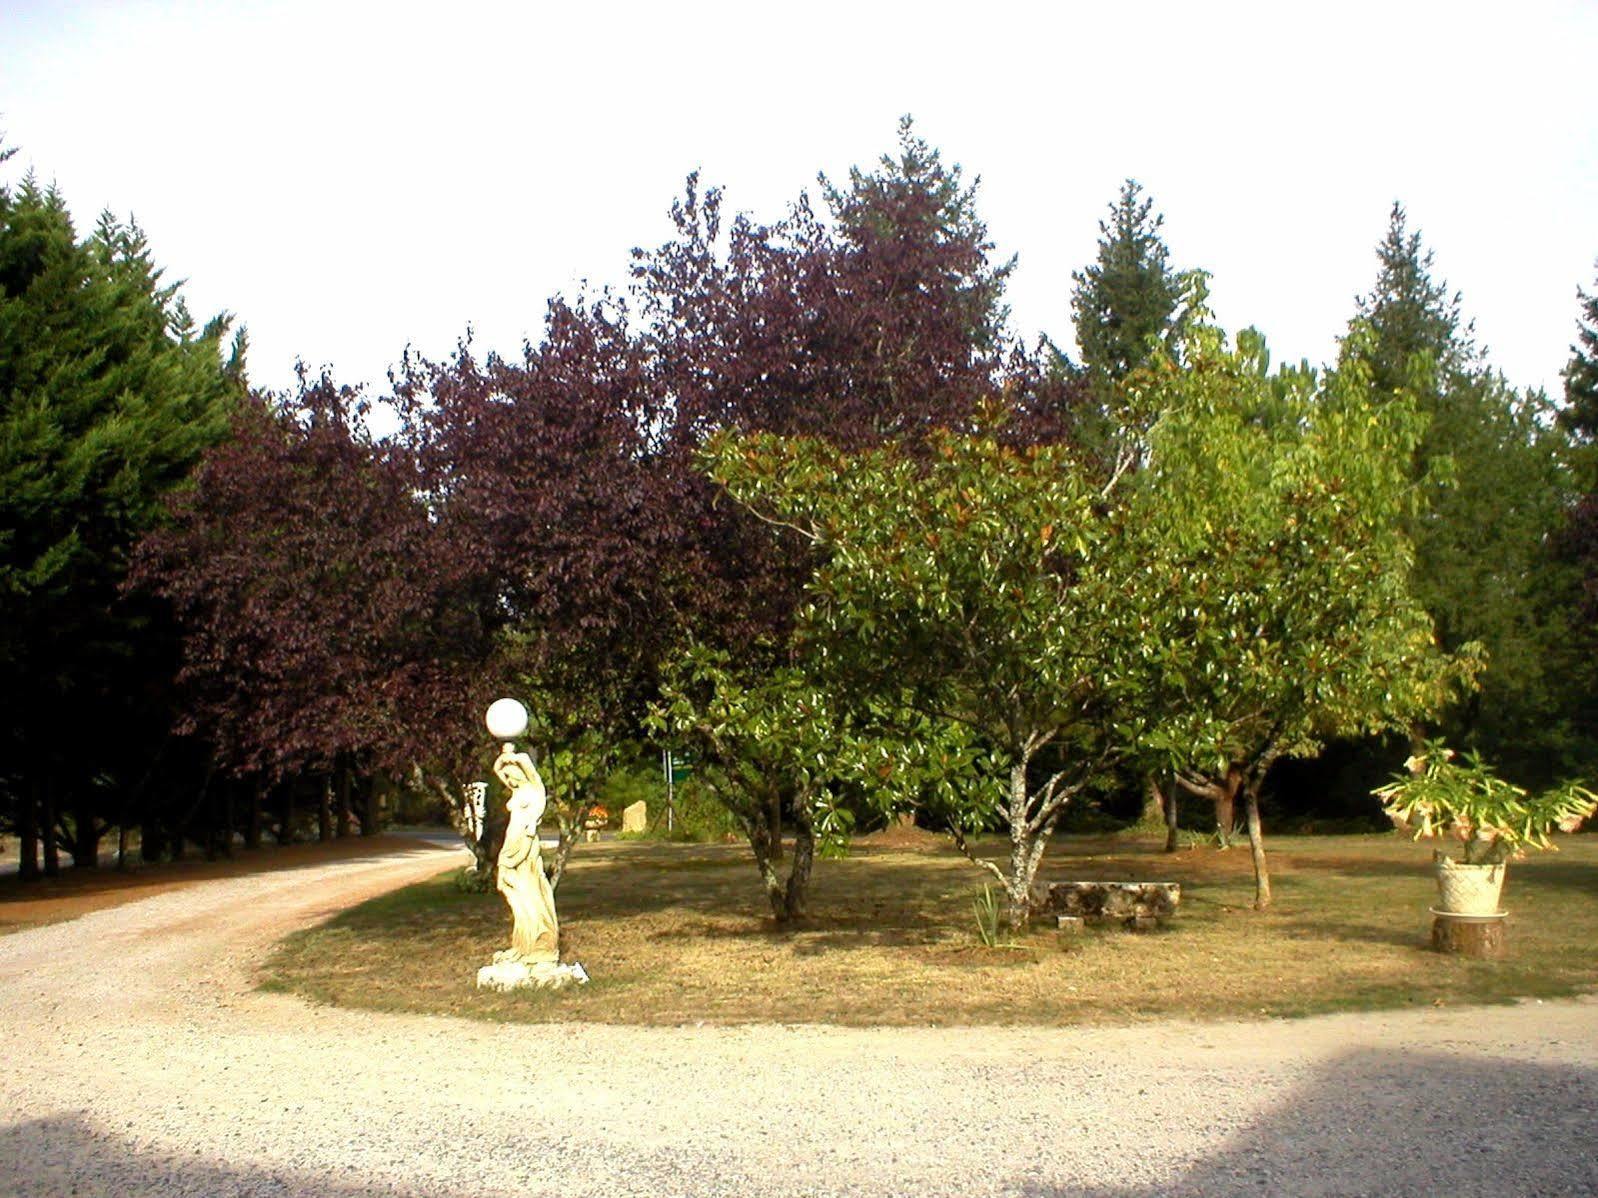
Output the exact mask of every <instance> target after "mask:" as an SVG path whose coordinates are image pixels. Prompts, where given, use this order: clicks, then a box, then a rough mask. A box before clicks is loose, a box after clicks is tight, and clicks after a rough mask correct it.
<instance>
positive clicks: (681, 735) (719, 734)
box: [651, 645, 860, 926]
mask: <svg viewBox="0 0 1598 1198" xmlns="http://www.w3.org/2000/svg"><path fill="white" fill-rule="evenodd" d="M764 648H765V649H766V654H765V660H763V661H762V660H761V659H760V655H758V654H755V653H750V652H744V653H740V654H738V655H736V656H735V655H734V654H732V653H730V652H728V651H726V650H718V649H711V648H708V647H706V646H703V645H691V646H689V647H688V649H687V650H686V652H685V653H684V654H683V656H682V658H681V659H680V660H679V661H678V662H676V663H675V664H674V665H673V667H672V668H670V669H669V670H668V671H667V674H666V677H665V679H664V682H663V686H662V696H661V700H660V702H659V703H658V704H657V705H656V707H655V710H654V713H653V715H652V719H651V722H652V724H653V726H654V727H655V728H656V729H657V730H658V731H659V732H661V733H663V734H664V735H665V736H666V737H667V738H668V739H669V741H670V743H672V744H675V745H678V746H684V747H687V748H688V749H689V750H690V751H691V752H692V753H693V755H694V762H695V767H694V768H695V772H696V774H697V776H698V778H699V781H700V783H701V784H702V785H704V786H707V787H709V788H710V790H711V791H712V793H713V794H714V795H715V796H716V799H717V800H718V801H719V802H720V803H721V804H722V805H723V806H724V807H726V809H727V810H728V811H729V812H730V813H731V814H732V815H733V817H734V818H735V819H736V820H737V821H738V824H739V827H740V828H741V829H742V830H743V833H744V835H745V836H746V837H747V839H748V841H749V845H750V848H751V849H752V850H753V853H754V859H755V867H756V869H758V870H759V871H760V878H761V882H762V884H763V885H764V887H765V892H766V898H767V900H768V902H769V903H770V904H771V910H772V914H773V915H774V916H775V918H776V920H777V922H778V924H780V925H784V926H786V925H790V924H793V923H795V922H797V921H798V920H800V919H802V918H803V917H804V914H805V905H806V901H807V898H808V895H809V887H810V874H811V869H812V867H813V866H814V864H815V858H816V854H817V852H818V851H821V852H826V851H829V850H831V849H833V848H837V847H841V845H842V844H843V843H844V842H845V841H846V840H847V838H848V835H849V833H850V831H851V830H852V826H853V820H854V816H853V813H852V812H851V811H850V810H849V809H847V808H845V807H841V806H840V805H839V804H838V801H837V799H838V793H839V787H840V786H841V785H843V784H844V783H845V781H846V780H848V779H850V778H851V777H852V776H853V775H854V773H855V771H854V770H853V769H852V768H851V766H852V764H853V763H855V762H857V761H858V754H859V751H860V750H859V748H858V745H857V744H856V743H855V738H854V734H853V731H852V729H851V728H850V727H849V725H848V722H847V721H846V719H845V718H844V716H843V713H842V712H840V710H839V706H838V703H837V701H836V699H835V697H834V696H833V695H832V694H831V693H829V691H828V689H827V688H826V687H824V686H822V685H819V684H818V683H817V681H816V679H815V678H813V677H812V676H811V675H810V673H809V672H808V671H807V670H806V669H805V668H804V667H803V665H802V664H798V663H797V662H796V661H794V660H793V659H792V658H791V656H790V658H789V660H783V655H782V653H781V652H780V651H779V650H776V649H774V648H773V647H772V646H769V645H767V646H764ZM784 810H786V811H788V812H790V813H791V815H792V819H793V826H794V838H793V840H794V843H793V849H792V851H791V852H789V853H784V851H783V845H782V841H781V828H782V821H781V813H782V812H783V811H784Z"/></svg>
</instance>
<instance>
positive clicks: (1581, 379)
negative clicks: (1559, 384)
mask: <svg viewBox="0 0 1598 1198" xmlns="http://www.w3.org/2000/svg"><path fill="white" fill-rule="evenodd" d="M1576 296H1577V298H1578V299H1580V300H1581V316H1580V317H1579V318H1578V319H1577V321H1576V344H1574V345H1572V346H1571V347H1570V362H1569V363H1568V364H1567V365H1566V366H1565V372H1564V373H1565V406H1564V408H1563V410H1562V411H1561V412H1560V413H1559V422H1560V423H1561V424H1562V425H1563V426H1564V427H1565V428H1566V429H1568V430H1569V431H1570V432H1571V433H1573V434H1575V436H1576V437H1578V438H1579V439H1580V440H1582V441H1584V442H1589V443H1590V442H1594V441H1598V291H1595V292H1594V293H1593V294H1592V295H1588V294H1587V293H1586V292H1585V291H1582V290H1580V289H1579V288H1578V289H1577V291H1576Z"/></svg>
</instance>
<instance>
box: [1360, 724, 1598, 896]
mask: <svg viewBox="0 0 1598 1198" xmlns="http://www.w3.org/2000/svg"><path fill="white" fill-rule="evenodd" d="M1404 767H1405V770H1406V772H1405V773H1403V774H1400V775H1399V776H1398V777H1397V778H1396V779H1395V780H1394V781H1392V782H1389V783H1388V784H1387V785H1386V786H1382V787H1378V788H1377V789H1376V791H1375V794H1376V796H1377V797H1378V798H1379V799H1381V801H1382V809H1383V810H1384V811H1385V812H1386V813H1387V817H1388V818H1389V819H1391V820H1392V821H1393V825H1394V826H1395V827H1396V828H1398V829H1399V831H1401V832H1408V833H1409V834H1410V835H1411V836H1412V837H1413V838H1414V839H1416V840H1427V839H1430V840H1447V839H1455V840H1458V841H1459V842H1460V845H1461V849H1460V852H1459V857H1458V859H1455V858H1454V857H1453V856H1450V855H1449V854H1448V853H1445V852H1443V851H1442V850H1440V849H1439V850H1437V851H1436V852H1434V853H1433V854H1432V856H1433V860H1435V861H1436V863H1437V889H1438V891H1439V893H1440V895H1441V900H1440V902H1439V904H1438V908H1437V909H1438V910H1439V911H1441V912H1445V913H1447V914H1450V915H1496V914H1498V913H1499V907H1498V897H1499V894H1500V892H1501V891H1502V890H1503V885H1504V869H1505V866H1506V864H1507V863H1508V862H1509V861H1511V860H1514V859H1518V858H1521V857H1524V856H1525V855H1526V851H1527V850H1528V849H1552V848H1553V847H1554V843H1553V833H1554V832H1555V831H1556V830H1558V831H1560V832H1574V831H1575V830H1576V829H1577V828H1578V827H1580V826H1581V823H1582V821H1583V820H1585V819H1587V818H1588V817H1589V816H1591V815H1592V814H1593V812H1594V810H1598V795H1595V794H1593V792H1592V791H1590V790H1588V789H1586V788H1585V787H1583V786H1580V785H1578V784H1576V783H1574V782H1567V783H1565V784H1564V785H1562V786H1556V787H1554V788H1553V789H1552V790H1549V791H1546V792H1544V793H1543V794H1541V795H1537V796H1535V797H1533V796H1531V795H1529V794H1527V792H1526V791H1525V790H1523V789H1521V788H1520V787H1518V786H1516V785H1514V784H1513V783H1510V782H1505V781H1504V780H1503V779H1502V778H1500V777H1498V776H1497V775H1496V774H1494V773H1493V771H1492V770H1491V769H1490V768H1489V767H1488V766H1487V763H1486V762H1484V761H1483V760H1482V759H1481V757H1480V756H1479V755H1478V754H1476V753H1473V752H1467V753H1465V754H1464V755H1463V757H1462V758H1461V757H1458V756H1456V755H1455V753H1454V751H1453V750H1452V749H1449V748H1446V747H1445V746H1444V745H1443V743H1442V742H1441V741H1428V742H1427V744H1426V746H1425V748H1424V750H1423V751H1422V752H1420V753H1418V754H1416V755H1414V756H1412V757H1411V758H1410V759H1409V760H1408V761H1406V762H1405V763H1404Z"/></svg>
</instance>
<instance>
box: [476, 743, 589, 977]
mask: <svg viewBox="0 0 1598 1198" xmlns="http://www.w3.org/2000/svg"><path fill="white" fill-rule="evenodd" d="M494 776H495V777H496V778H498V779H499V780H500V781H501V782H503V783H504V784H505V786H506V788H507V789H508V790H509V791H510V801H509V802H508V803H507V804H506V805H505V809H506V810H507V811H508V812H509V813H510V821H509V823H508V824H507V825H506V827H505V842H504V844H503V845H502V846H501V848H500V850H499V862H498V865H499V868H498V871H497V884H498V887H499V892H500V893H501V894H503V895H504V896H505V902H506V903H508V904H509V905H510V914H511V933H510V947H509V948H507V949H502V950H500V951H499V952H497V953H495V954H494V963H493V964H492V965H485V966H483V967H482V968H481V969H479V970H478V971H477V984H478V986H479V987H488V988H490V989H495V990H514V989H516V988H517V987H520V986H544V987H554V986H564V985H566V984H568V983H570V982H578V983H581V982H586V981H587V980H588V974H587V972H586V971H585V970H584V969H583V967H582V966H581V965H579V964H577V963H575V962H573V963H572V964H570V965H562V964H561V963H560V922H559V921H558V920H557V919H556V917H555V892H554V890H553V889H552V888H551V887H550V885H549V878H548V877H547V876H545V874H544V860H543V857H542V855H541V854H540V853H539V843H538V821H539V820H541V819H542V818H543V816H544V803H545V794H544V780H543V779H542V778H540V777H539V776H538V767H537V766H536V765H534V764H533V759H532V758H531V757H529V756H528V755H527V754H526V753H518V752H517V751H516V746H515V745H513V744H510V743H508V742H507V743H506V744H505V746H504V748H502V749H501V750H500V754H499V756H498V757H497V758H495V759H494Z"/></svg>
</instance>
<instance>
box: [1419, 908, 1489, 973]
mask: <svg viewBox="0 0 1598 1198" xmlns="http://www.w3.org/2000/svg"><path fill="white" fill-rule="evenodd" d="M1432 916H1433V919H1432V947H1433V948H1434V949H1436V950H1437V951H1438V952H1440V953H1457V954H1458V955H1459V956H1461V957H1476V958H1478V959H1479V960H1484V961H1497V960H1498V959H1500V958H1501V957H1502V956H1503V955H1504V917H1503V916H1502V915H1451V914H1449V913H1448V912H1446V911H1433V912H1432Z"/></svg>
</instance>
